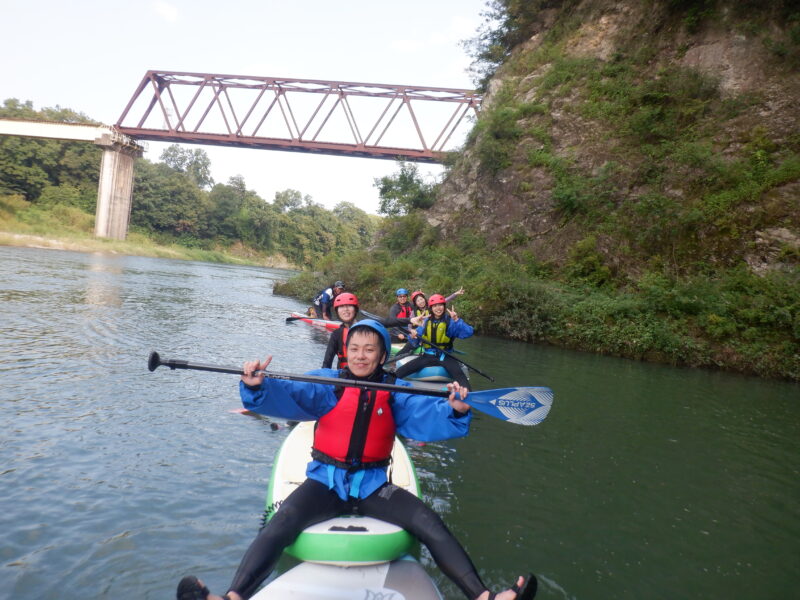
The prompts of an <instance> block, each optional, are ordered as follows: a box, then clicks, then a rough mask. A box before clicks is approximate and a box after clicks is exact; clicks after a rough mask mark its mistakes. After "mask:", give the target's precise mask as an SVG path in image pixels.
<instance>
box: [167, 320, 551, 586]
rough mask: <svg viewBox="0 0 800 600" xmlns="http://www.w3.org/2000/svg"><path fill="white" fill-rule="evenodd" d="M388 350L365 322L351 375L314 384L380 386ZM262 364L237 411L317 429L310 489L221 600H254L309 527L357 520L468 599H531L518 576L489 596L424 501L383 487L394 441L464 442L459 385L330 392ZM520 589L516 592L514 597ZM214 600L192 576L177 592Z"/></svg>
mask: <svg viewBox="0 0 800 600" xmlns="http://www.w3.org/2000/svg"><path fill="white" fill-rule="evenodd" d="M390 347H391V342H390V339H389V334H388V332H387V331H386V328H385V327H384V326H383V325H381V324H380V323H378V322H377V321H373V320H370V319H366V320H363V321H359V322H358V323H356V324H355V325H353V326H352V327H351V328H350V332H349V334H348V337H347V356H348V366H347V368H345V369H343V370H341V371H333V370H331V369H318V370H315V371H311V372H310V374H312V375H322V376H326V377H341V378H343V379H360V380H364V381H376V382H381V381H384V379H385V378H386V377H387V375H386V374H385V373H384V372H383V369H382V367H383V364H384V362H385V361H386V358H387V356H388V353H389V348H390ZM271 360H272V357H271V356H268V357H267V358H266V360H265V361H264V362H259V361H251V362H246V363H244V368H243V372H244V373H249V375H243V376H242V380H241V383H240V394H241V397H242V404H243V405H244V407H245V408H246V409H248V410H250V411H253V412H256V413H261V414H265V415H270V416H273V417H283V418H286V419H297V420H307V421H308V420H317V426H316V429H315V434H314V443H313V449H312V461H311V462H310V463H309V464H308V467H307V470H306V477H307V478H306V480H305V481H304V482H303V483H302V484H301V485H300V486H299V487H298V488H297V489H296V490H295V491H293V492H292V493H291V494H290V495H289V496H288V497H287V498H286V500H284V502H283V503H282V504H281V506H280V508H279V509H278V511H277V512H276V513H275V516H274V517H273V518H272V519H271V520H270V521H269V522H268V523H267V524H266V526H265V527H264V528H263V529H262V530H261V531H260V532H259V534H258V536H257V537H256V539H255V540H254V541H253V542H252V544H251V545H250V547H249V548H248V550H247V552H246V554H245V556H244V558H243V559H242V562H241V564H240V565H239V569H238V570H237V572H236V575H235V576H234V578H233V582H232V583H231V585H230V587H229V590H228V593H227V594H225V596H224V597H223V598H224V599H225V600H243V599H246V598H250V597H251V596H252V595H253V594H254V593H255V592H256V591H257V589H258V587H259V585H260V584H261V583H262V582H263V581H264V580H265V579H266V578H267V577H268V576H269V574H270V572H271V571H272V570H273V568H274V567H275V564H276V562H277V561H278V559H279V558H280V556H281V553H282V552H283V550H284V548H286V547H287V546H288V545H290V544H291V543H292V542H293V541H294V540H295V538H296V537H297V536H298V535H299V534H300V533H301V532H302V531H303V530H304V529H305V528H306V527H308V526H309V525H312V524H314V523H319V522H320V521H324V520H326V519H329V518H331V517H334V516H337V515H341V514H346V513H353V512H357V513H358V514H360V515H364V516H370V517H374V518H377V519H382V520H384V521H388V522H390V523H393V524H396V525H398V526H400V527H402V528H404V529H405V530H407V531H408V532H410V533H411V534H413V535H415V536H416V537H417V538H418V539H419V540H420V541H421V542H422V543H423V544H425V545H426V546H427V547H428V549H429V550H430V552H431V555H432V556H433V558H434V560H435V561H436V564H437V565H438V566H439V568H440V569H441V570H442V572H444V573H445V574H446V575H447V576H448V577H449V578H450V579H452V580H453V581H454V582H455V583H456V585H458V587H459V588H460V589H461V590H462V591H463V592H464V594H465V595H466V597H467V598H469V599H470V600H491V599H493V598H497V599H498V600H513V599H515V598H517V599H521V600H529V599H530V598H533V595H534V594H535V586H536V584H535V581H536V579H535V578H534V577H533V576H529V577H528V579H527V580H525V579H523V578H522V577H519V578H518V580H517V583H516V584H515V585H514V586H512V588H511V589H508V590H505V591H503V592H501V593H499V594H495V593H493V592H490V591H489V590H488V589H487V588H486V586H485V585H483V582H482V581H481V579H480V577H479V576H478V573H477V571H476V569H475V567H474V566H473V564H472V561H471V560H470V558H469V556H467V554H466V552H465V550H464V549H463V548H462V547H461V545H460V544H459V543H458V541H457V540H456V539H455V537H454V536H453V535H452V534H451V533H450V531H449V530H448V529H447V527H446V526H445V524H444V522H443V521H442V519H441V518H440V517H439V515H437V514H436V513H435V512H434V511H433V510H432V509H431V508H429V507H428V506H427V505H426V504H425V503H424V502H423V501H422V500H421V499H420V498H418V497H417V496H415V495H413V494H411V493H410V492H408V491H406V490H404V489H402V488H399V487H397V486H395V485H394V484H392V483H389V481H388V478H387V474H386V468H387V465H388V458H389V456H390V453H391V445H392V443H393V440H394V435H395V433H399V434H401V435H404V436H407V437H410V438H413V439H416V440H421V441H435V440H444V439H449V438H455V437H460V436H464V435H466V434H467V433H468V431H469V425H470V421H471V419H472V415H471V413H470V408H469V405H468V404H466V403H465V402H464V401H463V399H464V398H466V396H467V392H466V390H464V389H463V388H462V387H461V386H460V385H459V384H458V383H451V384H448V390H449V391H450V396H449V397H448V398H447V399H446V400H445V399H442V398H437V397H431V396H424V395H420V394H416V393H414V390H413V388H411V387H410V384H408V383H406V382H404V381H400V380H398V381H396V382H395V383H396V384H398V385H408V386H409V393H407V394H406V393H401V392H388V391H382V390H371V391H370V390H361V389H359V388H354V387H346V386H342V387H334V386H332V385H329V384H318V383H303V382H296V381H287V380H279V379H269V378H267V379H265V378H264V375H263V374H257V373H256V372H257V371H263V370H264V369H266V368H267V367H268V366H269V364H270V361H271ZM520 588H522V589H520ZM206 598H209V599H211V600H220V597H219V596H214V595H211V594H210V593H209V591H208V588H206V587H205V586H204V585H203V583H202V582H201V581H200V580H198V579H197V578H196V577H194V576H188V577H184V578H183V580H181V582H180V584H179V585H178V600H196V599H201V600H205V599H206Z"/></svg>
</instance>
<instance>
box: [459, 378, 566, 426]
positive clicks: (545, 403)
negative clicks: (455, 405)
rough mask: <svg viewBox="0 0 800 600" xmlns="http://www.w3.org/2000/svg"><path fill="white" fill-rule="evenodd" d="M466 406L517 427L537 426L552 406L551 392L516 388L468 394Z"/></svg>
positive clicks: (534, 388)
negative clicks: (514, 424)
mask: <svg viewBox="0 0 800 600" xmlns="http://www.w3.org/2000/svg"><path fill="white" fill-rule="evenodd" d="M465 402H466V403H467V404H469V405H470V406H473V407H474V408H476V409H477V410H479V411H481V412H484V413H486V414H488V415H490V416H492V417H495V418H497V419H501V420H503V421H508V422H510V423H516V424H517V425H538V424H539V423H541V422H542V421H544V420H545V418H546V417H547V414H548V413H549V412H550V407H551V406H553V390H551V389H550V388H546V387H518V388H504V389H499V390H484V391H478V392H470V393H469V395H468V396H467V399H466V400H465Z"/></svg>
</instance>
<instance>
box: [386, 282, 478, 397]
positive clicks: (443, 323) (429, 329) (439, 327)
mask: <svg viewBox="0 0 800 600" xmlns="http://www.w3.org/2000/svg"><path fill="white" fill-rule="evenodd" d="M446 302H447V300H446V299H445V297H444V296H442V295H441V294H434V295H433V296H431V297H430V299H429V300H428V308H430V311H431V315H430V316H429V317H428V318H426V319H425V321H423V323H422V325H420V326H419V327H418V328H417V330H416V331H413V332H412V337H411V338H410V339H409V342H410V343H411V345H412V346H415V347H416V346H422V351H423V353H422V354H420V355H419V356H418V357H417V358H415V359H414V360H411V361H409V362H407V363H406V364H404V365H402V366H400V367H398V368H397V371H395V375H396V376H397V377H398V378H399V379H402V378H403V377H405V376H406V375H409V374H411V373H416V372H417V371H419V370H420V369H423V368H425V367H430V366H434V365H441V366H442V367H444V368H445V369H446V370H447V373H448V374H449V375H450V377H452V378H453V381H457V382H458V383H459V384H460V385H461V386H462V387H465V388H467V389H470V387H469V380H468V379H467V376H466V375H465V374H464V371H462V370H461V365H460V364H459V363H458V361H456V360H453V359H452V358H451V357H450V356H448V355H447V354H445V353H444V352H442V350H445V351H448V352H449V351H452V350H453V340H454V339H455V338H462V339H463V338H468V337H471V336H472V334H473V333H474V331H473V329H472V325H469V324H468V323H466V322H465V321H464V320H463V319H459V318H458V314H456V311H455V310H450V309H448V308H447V304H446Z"/></svg>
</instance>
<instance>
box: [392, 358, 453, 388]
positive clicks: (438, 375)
mask: <svg viewBox="0 0 800 600" xmlns="http://www.w3.org/2000/svg"><path fill="white" fill-rule="evenodd" d="M415 358H418V357H417V356H416V355H414V356H406V357H404V358H401V359H400V360H398V361H397V366H398V367H401V366H403V365H404V364H406V363H407V362H410V361H412V360H414V359H415ZM461 370H462V371H463V372H464V374H465V375H466V376H467V379H469V374H468V371H467V368H466V367H465V366H464V365H461ZM403 379H405V380H406V381H431V382H437V383H438V382H442V383H449V382H451V381H453V378H452V377H450V373H448V372H447V369H445V368H444V367H441V366H439V365H431V366H428V367H423V368H422V369H420V370H419V371H414V372H413V373H409V374H408V375H406V376H405V377H403Z"/></svg>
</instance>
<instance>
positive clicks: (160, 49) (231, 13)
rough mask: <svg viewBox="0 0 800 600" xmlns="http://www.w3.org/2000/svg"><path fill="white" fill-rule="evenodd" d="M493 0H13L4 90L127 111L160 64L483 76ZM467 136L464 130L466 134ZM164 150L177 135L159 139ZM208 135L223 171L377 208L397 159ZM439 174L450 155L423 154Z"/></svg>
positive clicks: (373, 76)
mask: <svg viewBox="0 0 800 600" xmlns="http://www.w3.org/2000/svg"><path fill="white" fill-rule="evenodd" d="M485 4H486V0H404V1H403V2H389V1H383V0H338V1H332V0H305V1H302V2H301V1H290V0H277V1H276V0H227V1H225V2H219V1H218V0H214V1H209V0H127V1H126V0H102V1H96V0H75V1H74V2H64V1H63V0H40V1H36V0H33V1H32V0H0V22H2V35H0V55H2V56H3V57H4V58H3V62H2V66H0V101H2V100H5V99H8V98H16V99H18V100H20V101H23V102H24V101H31V102H32V103H33V106H34V108H35V109H37V110H39V109H42V108H45V107H55V106H60V107H62V108H70V109H73V110H75V111H78V112H81V113H84V114H85V115H87V116H88V117H90V118H92V119H95V120H97V121H101V122H102V123H105V124H107V125H111V124H114V123H116V122H117V120H118V119H119V117H120V115H121V114H122V112H123V110H124V108H125V106H126V104H127V103H128V101H129V99H130V98H131V96H132V95H133V93H134V91H135V88H136V86H137V85H138V83H139V81H140V80H141V79H142V77H143V76H144V74H145V73H146V71H148V70H164V71H188V72H201V73H225V74H236V75H251V76H274V77H287V78H297V79H324V80H336V81H357V82H364V83H384V84H403V85H416V86H431V87H450V88H472V87H474V86H473V82H472V80H471V78H470V75H469V73H468V67H469V64H470V62H471V59H470V58H469V56H468V55H467V53H466V51H465V50H464V49H463V47H462V45H461V42H462V41H463V40H466V39H469V38H471V37H474V35H475V33H476V30H477V29H478V27H479V26H480V24H481V21H482V17H481V13H482V12H483V11H484V9H485ZM453 141H454V142H457V141H460V140H453ZM146 144H147V148H148V149H147V152H146V153H145V158H147V159H149V160H151V161H154V162H155V161H158V160H159V157H160V155H161V152H162V151H163V149H164V148H165V147H166V146H167V145H168V144H165V143H160V142H147V143H146ZM184 147H185V148H187V149H189V150H194V149H196V148H202V149H203V150H204V151H205V152H206V153H207V154H208V157H209V159H210V160H211V175H212V177H213V178H214V180H215V181H216V182H219V183H226V182H227V181H228V179H229V178H230V177H232V176H235V175H241V176H242V177H243V178H244V180H245V184H246V186H247V188H248V189H251V190H255V191H256V192H257V193H258V195H259V196H261V197H262V198H264V199H265V200H267V201H272V199H273V198H274V196H275V193H276V192H279V191H282V190H286V189H294V190H298V191H300V192H301V193H302V194H303V195H309V196H311V197H312V199H313V201H314V202H316V203H319V204H322V205H323V206H325V207H326V208H328V209H331V208H333V207H334V206H335V205H336V204H338V203H339V202H341V201H348V202H352V203H353V204H355V205H356V206H358V207H359V208H361V209H362V210H365V211H367V212H369V213H373V214H375V213H377V207H378V203H379V198H378V191H377V189H376V188H375V187H374V179H375V178H378V177H383V176H385V175H391V174H393V173H396V172H397V171H398V165H397V163H395V162H394V161H390V160H378V159H366V158H351V157H340V156H316V155H310V154H306V153H295V152H279V151H270V150H253V149H240V148H223V147H215V146H196V145H186V146H184ZM419 169H420V173H421V174H422V175H423V176H424V177H425V178H426V179H427V180H429V181H432V180H433V179H435V178H437V177H439V176H440V175H441V173H442V168H441V167H440V166H438V165H430V164H423V163H421V164H419Z"/></svg>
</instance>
